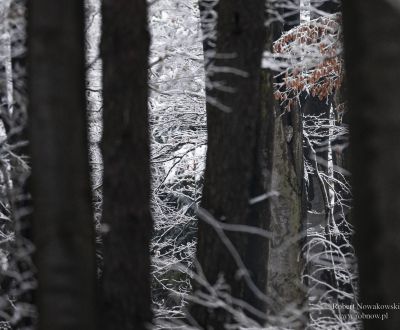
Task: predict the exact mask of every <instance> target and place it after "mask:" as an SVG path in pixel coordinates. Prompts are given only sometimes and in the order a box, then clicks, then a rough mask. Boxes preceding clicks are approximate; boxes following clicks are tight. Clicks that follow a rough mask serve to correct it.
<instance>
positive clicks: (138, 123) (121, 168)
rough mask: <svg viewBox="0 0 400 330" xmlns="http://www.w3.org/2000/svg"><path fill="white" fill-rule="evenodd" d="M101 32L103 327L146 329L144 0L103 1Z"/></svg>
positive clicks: (148, 309) (148, 231)
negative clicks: (103, 230) (105, 229)
mask: <svg viewBox="0 0 400 330" xmlns="http://www.w3.org/2000/svg"><path fill="white" fill-rule="evenodd" d="M102 17H103V36H102V44H101V55H102V59H103V99H104V109H103V120H104V132H103V142H102V151H103V161H104V183H103V221H104V223H105V224H106V225H108V227H109V228H108V229H109V232H108V233H107V234H106V235H105V236H104V271H103V280H102V284H103V288H102V289H103V299H104V302H103V303H104V305H103V316H104V322H103V326H104V329H108V330H111V329H119V330H124V329H127V330H128V329H136V330H140V329H146V326H147V325H148V323H150V322H151V318H152V313H151V298H150V251H149V250H150V247H149V245H150V238H151V232H152V225H153V223H152V218H151V214H150V147H149V132H148V130H149V122H148V108H147V100H148V84H147V75H148V73H147V68H148V55H149V43H150V36H149V32H148V30H147V4H146V1H145V0H134V1H132V0H131V1H128V0H125V1H114V0H105V1H104V2H103V8H102Z"/></svg>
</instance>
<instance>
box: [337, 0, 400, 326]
mask: <svg viewBox="0 0 400 330" xmlns="http://www.w3.org/2000/svg"><path fill="white" fill-rule="evenodd" d="M343 22H344V36H345V60H346V74H347V78H348V85H347V87H348V92H349V102H350V103H349V107H350V111H349V114H350V128H351V132H350V139H351V140H350V142H351V145H352V159H351V162H352V166H351V169H352V171H351V172H352V183H353V192H354V212H353V219H354V224H355V227H356V236H355V243H356V251H357V255H358V260H359V271H360V285H361V288H360V289H361V298H360V300H361V301H362V302H363V303H364V304H375V303H380V304H392V303H394V302H399V301H400V281H399V280H398V276H399V273H400V263H399V260H400V240H399V236H400V222H399V219H400V208H399V205H400V191H399V186H400V151H399V141H400V111H399V102H398V100H397V96H398V95H399V93H400V85H399V82H398V78H399V76H400V61H399V58H400V39H399V34H400V11H398V9H395V8H394V7H392V5H391V4H390V2H388V1H373V0H351V1H344V2H343ZM399 324H400V312H399V311H390V310H389V319H388V320H385V321H381V320H376V319H375V320H374V319H370V320H367V319H364V329H365V330H370V329H374V330H375V329H381V330H388V329H398V327H399Z"/></svg>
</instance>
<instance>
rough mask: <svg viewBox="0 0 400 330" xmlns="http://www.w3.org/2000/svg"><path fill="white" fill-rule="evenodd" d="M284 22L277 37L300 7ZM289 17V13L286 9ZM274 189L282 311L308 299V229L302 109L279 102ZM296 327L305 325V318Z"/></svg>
mask: <svg viewBox="0 0 400 330" xmlns="http://www.w3.org/2000/svg"><path fill="white" fill-rule="evenodd" d="M290 14H291V15H290V16H288V17H287V18H285V22H284V23H275V27H274V30H275V31H276V32H275V33H276V34H275V38H279V37H280V34H279V31H281V33H284V32H285V31H289V30H290V29H292V28H293V27H295V26H297V25H298V24H299V23H300V7H298V10H296V11H295V10H293V9H292V10H291V11H290ZM284 16H285V17H286V16H287V14H285V13H284ZM273 126H274V147H273V150H274V152H273V169H272V190H273V191H276V192H277V193H278V194H279V195H278V196H277V197H274V198H273V199H272V202H271V211H272V220H271V227H270V231H271V233H272V235H273V237H272V239H271V241H270V250H269V266H268V292H269V296H271V297H273V298H274V299H276V306H275V308H276V309H277V310H278V311H281V310H282V309H284V308H285V307H286V306H288V305H289V304H292V305H294V306H296V307H302V305H303V304H304V302H305V300H306V292H305V288H303V285H302V283H301V278H302V270H303V267H304V263H303V259H302V257H301V255H302V243H303V240H302V239H301V233H302V232H303V231H304V230H305V227H304V224H305V218H306V214H305V211H306V208H305V194H304V187H305V186H304V179H303V178H304V165H303V125H302V114H301V110H300V109H292V111H290V112H286V113H285V110H284V109H281V108H280V107H279V105H278V104H276V105H275V112H274V124H273ZM299 321H300V320H298V321H296V324H293V326H294V327H302V323H303V321H304V320H301V321H300V322H299Z"/></svg>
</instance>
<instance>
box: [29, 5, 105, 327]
mask: <svg viewBox="0 0 400 330" xmlns="http://www.w3.org/2000/svg"><path fill="white" fill-rule="evenodd" d="M28 9H29V28H28V33H29V41H28V43H29V44H28V46H29V47H28V49H29V99H30V105H29V107H30V111H29V114H30V127H29V136H30V141H31V147H30V150H31V157H32V182H31V184H32V186H31V187H32V195H33V200H34V215H33V223H34V243H35V246H36V266H37V269H38V283H39V284H38V285H39V287H38V292H37V305H38V312H39V315H40V317H39V324H38V328H39V329H40V330H47V329H51V330H61V329H63V330H67V329H82V330H83V329H85V330H90V329H93V330H94V329H97V327H96V325H95V287H96V285H95V283H96V272H95V249H94V246H95V244H94V228H93V217H92V210H91V198H90V184H89V168H88V155H87V153H88V151H87V138H86V129H87V128H86V111H85V103H86V102H85V57H84V7H83V1H70V0H59V1H53V0H35V1H29V7H28Z"/></svg>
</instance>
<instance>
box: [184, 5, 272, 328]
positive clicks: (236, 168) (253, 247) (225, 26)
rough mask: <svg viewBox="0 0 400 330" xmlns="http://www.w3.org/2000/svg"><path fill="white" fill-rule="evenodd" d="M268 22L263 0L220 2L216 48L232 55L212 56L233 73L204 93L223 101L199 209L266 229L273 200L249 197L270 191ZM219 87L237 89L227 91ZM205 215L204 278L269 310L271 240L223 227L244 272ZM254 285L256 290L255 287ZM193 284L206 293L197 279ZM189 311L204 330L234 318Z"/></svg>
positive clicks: (212, 126)
mask: <svg viewBox="0 0 400 330" xmlns="http://www.w3.org/2000/svg"><path fill="white" fill-rule="evenodd" d="M264 21H265V16H264V1H261V0H256V1H252V2H251V3H250V2H243V1H237V0H235V1H228V0H221V1H220V2H219V4H218V24H217V34H218V35H217V46H216V51H217V54H231V55H233V56H227V57H226V56H225V57H223V58H221V57H217V58H215V59H214V65H215V66H216V67H217V68H218V67H221V68H222V67H225V68H228V70H227V71H228V72H217V73H214V75H213V76H212V77H211V82H212V84H213V88H212V89H209V90H208V91H207V97H208V100H210V99H211V98H212V99H213V100H216V101H217V103H218V104H216V103H211V102H209V103H208V104H207V124H208V151H207V162H206V173H205V185H204V190H203V200H202V208H203V209H204V210H206V211H208V212H209V213H210V214H211V215H212V217H213V218H214V219H215V220H217V221H221V222H223V223H226V224H236V225H248V226H252V227H257V228H261V229H266V228H268V226H269V217H270V216H269V211H268V200H267V199H265V198H261V199H260V201H258V202H257V203H251V199H252V198H254V197H257V196H262V195H264V194H266V193H267V192H269V190H270V186H269V184H268V181H269V180H268V178H269V177H270V169H268V157H270V151H268V138H269V134H268V129H267V123H268V119H267V118H268V116H270V113H271V111H272V107H270V105H269V104H268V103H270V102H271V100H272V82H271V76H264V77H263V79H264V80H265V84H264V90H263V94H264V93H265V95H261V91H260V88H261V86H262V84H261V74H262V72H261V57H262V53H263V50H264V47H265V42H266V34H265V28H264ZM218 84H219V85H218ZM221 84H222V85H223V86H225V87H226V88H229V89H232V90H231V91H226V88H223V86H222V85H221ZM261 98H263V99H264V102H262V100H261ZM268 112H269V113H268ZM203 213H204V212H203ZM200 215H201V213H200ZM203 220H206V219H205V218H204V217H202V216H200V220H199V224H198V246H197V258H198V261H199V264H200V266H201V268H202V271H203V273H204V275H205V277H206V279H207V280H208V281H209V283H210V284H211V285H214V284H215V283H216V282H217V281H218V279H219V278H220V277H223V278H224V280H225V282H226V283H227V284H228V285H229V286H230V293H231V295H232V296H233V297H235V298H239V299H242V300H244V301H246V302H247V303H249V304H251V305H252V306H254V307H255V308H258V309H259V310H260V311H261V312H265V309H266V306H265V301H264V300H263V299H260V298H262V296H263V293H265V289H266V275H267V261H268V240H266V239H265V238H260V237H256V236H254V235H250V234H246V233H238V232H228V231H227V232H225V234H226V236H227V238H228V239H229V240H230V241H231V242H232V244H233V246H234V248H235V249H236V251H237V252H238V256H239V257H240V258H241V260H242V261H243V262H244V265H245V267H246V268H247V271H248V273H247V272H246V271H245V270H243V269H240V267H239V265H238V264H237V262H236V261H237V260H236V261H235V260H234V258H233V256H232V254H231V251H228V249H227V247H226V242H223V241H222V239H221V237H220V236H219V235H218V234H217V233H216V230H215V228H213V226H212V225H210V223H209V222H206V221H203ZM228 244H229V243H228ZM249 282H253V283H254V284H255V285H256V287H257V290H255V291H252V290H251V289H250V288H249ZM194 287H195V289H197V290H204V288H201V287H200V285H198V284H197V283H194ZM191 312H192V314H193V316H194V318H195V319H196V321H197V322H198V323H199V324H200V325H201V326H202V327H205V328H207V329H208V328H212V327H213V328H214V329H224V324H226V323H227V322H234V320H233V317H232V315H230V314H229V313H228V312H226V311H224V310H223V309H217V310H214V311H212V310H207V308H205V307H200V306H193V307H192V310H191ZM252 316H253V317H254V315H252ZM254 318H255V317H254ZM259 321H260V322H262V320H259Z"/></svg>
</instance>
